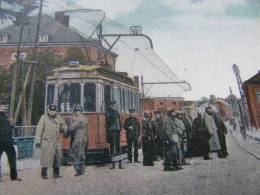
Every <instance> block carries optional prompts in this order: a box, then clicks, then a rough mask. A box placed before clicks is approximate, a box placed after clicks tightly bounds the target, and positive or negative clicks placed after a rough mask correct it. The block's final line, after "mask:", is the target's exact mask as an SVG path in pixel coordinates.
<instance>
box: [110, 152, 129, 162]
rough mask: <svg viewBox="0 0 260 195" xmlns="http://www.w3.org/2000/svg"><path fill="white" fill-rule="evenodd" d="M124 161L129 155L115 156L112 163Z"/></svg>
mask: <svg viewBox="0 0 260 195" xmlns="http://www.w3.org/2000/svg"><path fill="white" fill-rule="evenodd" d="M124 159H127V153H124V154H119V155H116V156H113V157H112V162H118V161H121V160H124Z"/></svg>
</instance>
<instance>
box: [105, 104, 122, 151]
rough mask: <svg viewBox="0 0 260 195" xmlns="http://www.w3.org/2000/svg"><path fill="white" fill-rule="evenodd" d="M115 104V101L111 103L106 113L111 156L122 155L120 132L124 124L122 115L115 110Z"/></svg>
mask: <svg viewBox="0 0 260 195" xmlns="http://www.w3.org/2000/svg"><path fill="white" fill-rule="evenodd" d="M115 104H116V102H115V101H112V102H110V106H109V107H108V108H107V111H106V125H107V133H108V141H109V143H110V152H111V154H117V153H120V132H121V127H122V124H121V119H120V114H119V112H118V111H117V110H116V109H115V108H114V106H115Z"/></svg>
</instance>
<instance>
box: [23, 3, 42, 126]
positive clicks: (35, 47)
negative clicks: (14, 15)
mask: <svg viewBox="0 0 260 195" xmlns="http://www.w3.org/2000/svg"><path fill="white" fill-rule="evenodd" d="M42 4H43V0H40V7H39V15H38V23H37V29H36V35H35V40H34V48H33V57H32V60H36V57H37V56H36V54H37V49H38V41H39V32H40V26H41V18H42ZM35 65H37V64H30V66H32V81H31V85H30V94H29V101H28V113H27V115H28V125H31V124H32V107H33V95H34V87H35V86H34V85H35V77H36V67H35Z"/></svg>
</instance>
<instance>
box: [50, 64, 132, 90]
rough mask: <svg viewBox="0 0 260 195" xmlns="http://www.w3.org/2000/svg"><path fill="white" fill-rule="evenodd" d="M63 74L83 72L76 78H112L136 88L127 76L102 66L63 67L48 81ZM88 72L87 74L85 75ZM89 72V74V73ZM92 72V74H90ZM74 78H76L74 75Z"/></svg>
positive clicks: (56, 70) (55, 71)
mask: <svg viewBox="0 0 260 195" xmlns="http://www.w3.org/2000/svg"><path fill="white" fill-rule="evenodd" d="M93 71H95V72H93ZM63 72H81V73H82V74H81V75H80V76H78V75H76V77H78V78H79V79H80V78H84V77H89V76H90V75H94V76H98V75H99V76H103V77H106V78H111V79H113V80H117V81H121V82H123V83H126V84H128V85H132V86H134V81H133V80H132V79H131V78H130V77H127V76H124V75H122V74H120V73H118V72H115V71H113V70H110V69H108V68H105V67H102V66H92V65H78V66H62V67H60V68H56V69H54V70H53V71H52V73H53V74H52V75H51V76H49V77H48V79H53V78H56V77H57V75H58V76H59V77H60V76H61V74H60V73H63ZM84 72H86V74H84ZM88 72H89V73H88ZM90 72H92V73H90ZM56 73H58V74H56ZM73 77H75V76H74V75H73Z"/></svg>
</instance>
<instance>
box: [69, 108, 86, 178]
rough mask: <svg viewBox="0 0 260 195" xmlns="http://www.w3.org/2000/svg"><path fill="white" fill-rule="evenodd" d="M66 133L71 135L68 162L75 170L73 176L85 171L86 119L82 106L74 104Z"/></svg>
mask: <svg viewBox="0 0 260 195" xmlns="http://www.w3.org/2000/svg"><path fill="white" fill-rule="evenodd" d="M66 135H69V136H71V137H73V139H72V143H71V148H70V152H69V162H70V163H71V164H73V166H74V169H75V171H76V174H75V176H79V175H83V174H84V172H85V160H86V146H87V143H88V133H87V120H86V118H85V117H84V116H83V115H82V107H81V106H80V105H75V106H74V107H73V112H72V120H71V121H70V123H69V128H68V131H67V132H66Z"/></svg>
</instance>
